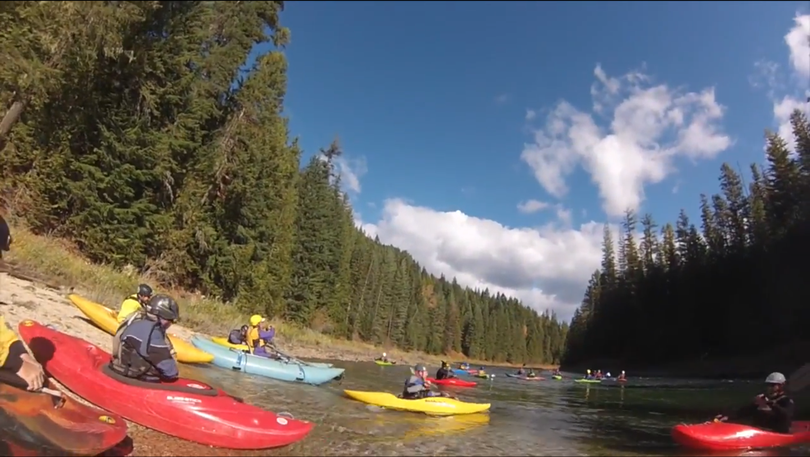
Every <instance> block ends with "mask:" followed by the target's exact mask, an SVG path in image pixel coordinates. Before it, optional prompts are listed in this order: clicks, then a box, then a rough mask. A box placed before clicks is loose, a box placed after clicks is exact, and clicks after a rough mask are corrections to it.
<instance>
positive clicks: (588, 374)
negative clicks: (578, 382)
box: [585, 370, 593, 379]
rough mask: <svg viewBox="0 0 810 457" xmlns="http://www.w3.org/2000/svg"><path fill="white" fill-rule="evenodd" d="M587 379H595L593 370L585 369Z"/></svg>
mask: <svg viewBox="0 0 810 457" xmlns="http://www.w3.org/2000/svg"><path fill="white" fill-rule="evenodd" d="M585 379H593V376H591V370H585Z"/></svg>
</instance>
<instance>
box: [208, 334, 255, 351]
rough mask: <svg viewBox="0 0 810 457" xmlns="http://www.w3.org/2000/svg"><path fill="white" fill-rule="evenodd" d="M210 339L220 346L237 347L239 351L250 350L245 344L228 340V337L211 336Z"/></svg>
mask: <svg viewBox="0 0 810 457" xmlns="http://www.w3.org/2000/svg"><path fill="white" fill-rule="evenodd" d="M211 341H213V342H214V343H217V344H218V345H220V346H225V347H228V348H231V349H239V350H240V351H250V348H249V347H248V345H247V344H233V343H231V342H230V341H228V338H223V337H221V336H217V337H215V338H211Z"/></svg>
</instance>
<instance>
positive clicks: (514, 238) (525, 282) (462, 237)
mask: <svg viewBox="0 0 810 457" xmlns="http://www.w3.org/2000/svg"><path fill="white" fill-rule="evenodd" d="M556 210H557V217H558V219H561V221H562V222H563V223H565V222H566V221H567V224H569V225H570V217H571V212H570V211H569V210H566V209H565V208H562V207H561V206H557V208H556ZM359 226H360V227H361V228H362V229H363V230H364V231H365V232H366V233H367V234H369V236H372V237H373V236H375V235H376V236H379V237H380V240H381V241H382V242H384V243H387V244H392V245H394V246H397V247H399V248H402V249H405V250H407V251H408V252H410V253H411V255H413V257H414V258H415V259H416V260H417V261H418V262H419V263H420V264H422V265H423V266H424V267H425V268H426V269H427V270H428V271H430V272H431V273H433V274H444V275H445V276H446V277H448V278H452V277H455V278H456V279H457V280H458V281H459V283H460V284H463V285H465V286H469V287H473V288H480V289H483V288H489V289H490V291H498V292H502V293H504V294H506V295H509V296H512V297H516V298H519V299H520V300H522V301H523V303H524V304H525V305H527V306H529V307H532V308H534V309H536V310H538V311H544V310H546V309H552V310H554V311H556V312H557V313H558V315H559V316H560V317H562V318H565V319H569V318H570V317H571V316H572V314H573V312H574V309H576V306H577V305H578V304H579V302H580V301H581V299H582V289H583V287H584V285H585V284H586V282H587V279H588V277H589V275H590V274H591V273H592V272H593V271H594V270H595V269H596V268H598V266H599V263H600V257H601V240H602V225H601V224H599V223H596V222H588V223H586V224H583V225H582V226H580V227H579V230H574V229H572V228H569V227H565V228H560V227H557V226H554V225H552V224H549V225H546V226H543V227H539V228H511V227H506V226H504V225H502V224H500V223H498V222H495V221H491V220H487V219H480V218H477V217H472V216H468V215H466V214H464V213H462V212H460V211H452V212H441V211H436V210H433V209H430V208H425V207H420V206H415V205H412V204H409V203H406V202H405V201H403V200H401V199H391V200H387V201H386V202H385V205H384V208H383V211H382V216H381V219H380V221H379V222H377V223H376V224H368V223H359Z"/></svg>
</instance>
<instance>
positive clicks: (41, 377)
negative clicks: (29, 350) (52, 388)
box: [17, 354, 45, 391]
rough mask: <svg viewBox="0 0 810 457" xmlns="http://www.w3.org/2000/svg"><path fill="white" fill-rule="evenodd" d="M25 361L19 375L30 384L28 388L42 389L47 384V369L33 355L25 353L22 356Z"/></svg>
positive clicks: (32, 389)
mask: <svg viewBox="0 0 810 457" xmlns="http://www.w3.org/2000/svg"><path fill="white" fill-rule="evenodd" d="M20 358H21V359H22V361H23V364H22V366H21V367H20V370H19V371H18V372H17V376H19V377H21V378H23V380H24V381H25V382H26V383H27V384H28V390H31V391H35V390H40V389H42V386H43V385H44V384H45V371H44V370H43V369H42V365H40V364H39V363H38V362H37V361H36V360H35V359H34V358H33V357H31V355H29V354H23V355H22V356H20Z"/></svg>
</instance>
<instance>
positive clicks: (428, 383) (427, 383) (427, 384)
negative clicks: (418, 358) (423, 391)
mask: <svg viewBox="0 0 810 457" xmlns="http://www.w3.org/2000/svg"><path fill="white" fill-rule="evenodd" d="M432 385H433V383H431V382H430V381H428V380H427V379H425V387H430V386H432Z"/></svg>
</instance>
